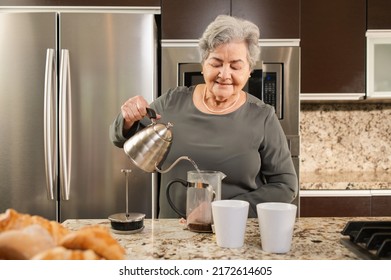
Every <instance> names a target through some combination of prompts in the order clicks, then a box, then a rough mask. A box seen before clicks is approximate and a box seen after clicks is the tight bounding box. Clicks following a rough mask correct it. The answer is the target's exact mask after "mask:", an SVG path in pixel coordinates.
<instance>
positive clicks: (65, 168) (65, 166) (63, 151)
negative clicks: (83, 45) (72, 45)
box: [59, 49, 72, 200]
mask: <svg viewBox="0 0 391 280" xmlns="http://www.w3.org/2000/svg"><path fill="white" fill-rule="evenodd" d="M60 67H61V68H60V92H59V96H60V102H59V106H60V112H59V115H60V129H59V130H60V131H59V132H60V141H59V142H60V164H61V168H60V187H61V198H62V199H63V200H69V194H70V179H71V165H70V162H71V151H72V116H71V115H72V114H71V112H72V108H71V69H70V63H69V51H68V50H66V49H63V50H61V66H60Z"/></svg>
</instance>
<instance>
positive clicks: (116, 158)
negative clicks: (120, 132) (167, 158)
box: [0, 10, 157, 221]
mask: <svg viewBox="0 0 391 280" xmlns="http://www.w3.org/2000/svg"><path fill="white" fill-rule="evenodd" d="M156 36H157V35H156V22H155V15H154V14H153V13H145V12H143V13H141V14H140V13H126V12H104V11H93V12H88V11H84V10H83V11H57V10H54V11H31V12H30V11H21V12H15V11H11V12H10V11H2V10H0V129H1V133H0V212H4V211H5V210H6V209H7V208H13V209H15V210H17V211H19V212H24V213H29V214H34V215H41V216H44V217H46V218H48V219H53V220H58V221H64V220H65V219H68V218H107V217H108V216H109V215H111V214H114V213H119V212H125V175H124V173H122V172H121V169H131V170H132V172H131V173H130V175H129V211H131V212H142V213H145V214H146V215H147V217H148V216H151V214H152V207H151V201H152V199H151V195H152V194H151V192H152V183H153V181H154V178H152V176H153V175H152V174H148V173H143V171H141V170H137V169H136V168H134V167H132V166H131V165H130V161H129V159H128V158H127V157H126V155H125V153H124V151H123V150H122V149H119V148H116V147H115V146H113V145H112V143H111V142H110V140H109V133H108V132H109V126H110V124H111V122H112V121H113V120H114V118H115V117H116V115H117V113H118V112H119V110H120V106H121V104H122V103H123V102H124V101H125V100H126V99H128V98H130V97H131V96H133V95H136V94H139V95H140V94H141V95H144V97H145V98H146V99H147V101H149V102H151V101H152V100H153V99H154V98H155V96H156V91H157V86H156V77H157V73H156V72H157V55H156V54H157V38H156Z"/></svg>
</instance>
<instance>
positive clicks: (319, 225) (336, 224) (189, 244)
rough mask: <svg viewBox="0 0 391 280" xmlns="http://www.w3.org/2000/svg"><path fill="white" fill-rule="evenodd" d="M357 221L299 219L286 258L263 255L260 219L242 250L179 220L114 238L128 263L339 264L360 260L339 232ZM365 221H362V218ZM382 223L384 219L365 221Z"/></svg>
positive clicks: (75, 223)
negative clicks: (222, 245)
mask: <svg viewBox="0 0 391 280" xmlns="http://www.w3.org/2000/svg"><path fill="white" fill-rule="evenodd" d="M354 219H357V218H298V219H297V220H296V223H295V229H294V234H293V240H292V248H291V251H290V252H288V253H287V254H271V253H266V252H264V251H262V247H261V241H260V233H259V227H258V220H257V219H249V220H248V224H247V228H246V235H245V244H244V246H243V247H242V248H239V249H227V248H220V247H218V246H217V244H216V239H215V235H214V234H212V233H195V232H191V231H189V230H187V229H185V227H184V225H183V224H180V223H179V220H177V219H160V220H151V219H146V220H145V221H144V225H145V228H144V229H143V230H142V231H141V232H139V233H135V234H127V235H126V234H115V233H112V234H113V236H114V237H115V238H116V239H117V240H118V241H119V243H120V244H121V245H122V246H123V247H124V248H125V249H126V254H127V258H128V259H137V260H144V259H174V260H189V259H241V260H243V259H249V260H250V259H251V260H254V259H276V260H287V259H288V260H289V259H293V260H324V259H331V260H340V259H358V257H357V255H355V254H354V253H353V252H351V251H350V250H349V249H347V248H346V247H345V246H344V245H342V244H341V243H340V240H341V238H342V237H343V236H342V235H341V234H340V232H341V230H342V229H343V228H344V226H345V224H346V222H347V221H350V220H354ZM359 219H360V220H363V218H362V217H361V218H359ZM365 219H366V220H380V219H384V218H379V217H378V218H373V217H372V218H365ZM63 224H64V226H66V227H67V228H69V229H72V230H77V229H79V228H81V227H83V226H87V225H94V224H100V225H103V226H106V227H108V228H110V227H111V226H110V222H109V220H106V219H102V220H84V219H83V220H66V221H65V222H64V223H63Z"/></svg>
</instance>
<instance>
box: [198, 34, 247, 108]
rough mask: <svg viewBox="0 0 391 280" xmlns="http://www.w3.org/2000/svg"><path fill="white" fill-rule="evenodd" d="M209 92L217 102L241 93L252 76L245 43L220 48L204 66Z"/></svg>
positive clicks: (207, 59)
mask: <svg viewBox="0 0 391 280" xmlns="http://www.w3.org/2000/svg"><path fill="white" fill-rule="evenodd" d="M202 71H203V73H204V79H205V83H206V86H207V89H208V92H209V93H210V94H211V95H213V97H214V99H215V100H216V101H225V100H227V99H229V98H230V97H231V96H232V95H233V94H237V93H240V91H241V90H242V89H243V87H244V86H245V84H246V83H247V80H248V78H249V76H250V73H251V69H250V64H249V62H248V60H247V47H246V44H245V42H231V43H227V44H223V45H220V46H218V47H217V48H216V49H215V50H214V51H213V52H211V53H209V55H208V57H207V58H206V60H205V61H204V63H203V65H202Z"/></svg>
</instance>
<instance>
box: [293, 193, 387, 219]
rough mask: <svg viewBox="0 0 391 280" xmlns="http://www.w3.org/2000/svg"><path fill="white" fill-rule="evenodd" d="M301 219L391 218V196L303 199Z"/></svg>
mask: <svg viewBox="0 0 391 280" xmlns="http://www.w3.org/2000/svg"><path fill="white" fill-rule="evenodd" d="M300 216H301V217H370V216H378V217H380V216H391V196H343V197H331V196H330V197H327V196H319V197H311V196H309V197H301V198H300Z"/></svg>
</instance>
